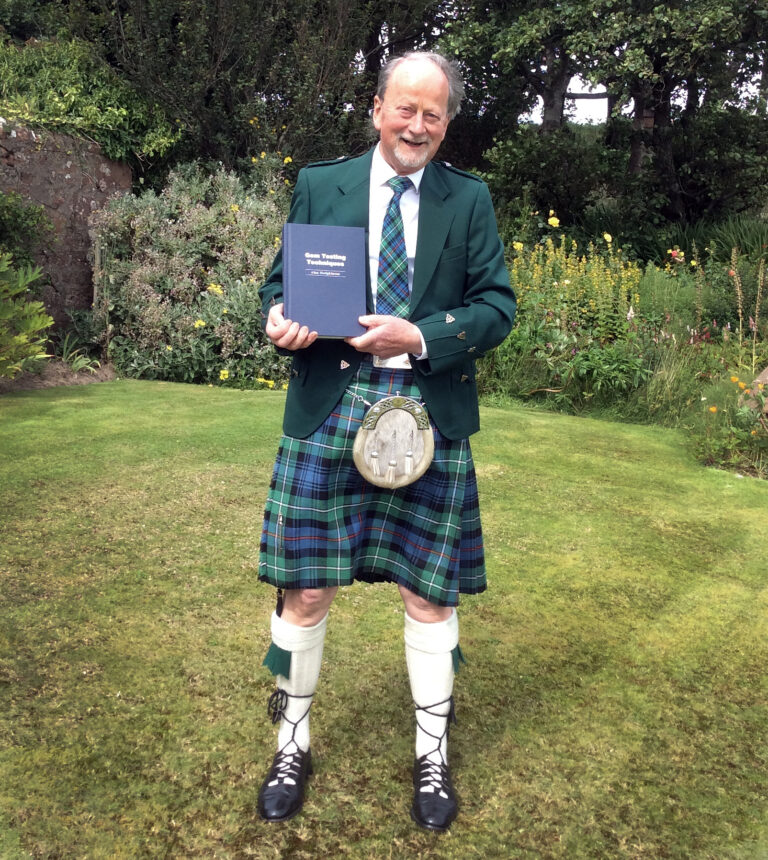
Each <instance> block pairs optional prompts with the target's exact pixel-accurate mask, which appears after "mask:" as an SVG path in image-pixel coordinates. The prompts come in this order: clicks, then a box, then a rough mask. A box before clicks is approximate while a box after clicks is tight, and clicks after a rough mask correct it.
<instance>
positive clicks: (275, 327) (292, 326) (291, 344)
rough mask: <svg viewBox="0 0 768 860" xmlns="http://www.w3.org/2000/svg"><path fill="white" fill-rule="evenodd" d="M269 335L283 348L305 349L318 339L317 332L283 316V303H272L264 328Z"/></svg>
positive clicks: (273, 341) (276, 344)
mask: <svg viewBox="0 0 768 860" xmlns="http://www.w3.org/2000/svg"><path fill="white" fill-rule="evenodd" d="M264 331H265V332H266V333H267V337H268V338H269V339H270V340H271V341H272V343H273V344H274V345H275V346H279V347H280V348H281V349H291V350H296V349H304V347H305V346H309V345H310V344H312V343H314V342H315V341H316V340H317V332H316V331H310V330H309V329H308V328H307V326H305V325H299V323H297V322H293V320H287V319H286V318H285V317H284V316H283V303H282V302H280V303H279V304H277V305H272V307H271V308H270V309H269V316H268V317H267V325H266V327H265V329H264Z"/></svg>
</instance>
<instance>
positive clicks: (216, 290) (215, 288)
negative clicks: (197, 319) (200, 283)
mask: <svg viewBox="0 0 768 860" xmlns="http://www.w3.org/2000/svg"><path fill="white" fill-rule="evenodd" d="M208 292H209V293H213V294H214V295H216V296H223V295H224V289H223V287H222V286H221V284H208Z"/></svg>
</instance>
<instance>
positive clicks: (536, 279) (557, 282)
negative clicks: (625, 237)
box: [479, 216, 646, 409]
mask: <svg viewBox="0 0 768 860" xmlns="http://www.w3.org/2000/svg"><path fill="white" fill-rule="evenodd" d="M552 217H553V218H554V217H555V216H552ZM510 255H511V258H510V260H509V266H508V268H509V271H510V280H511V283H512V286H513V288H514V290H515V292H516V294H517V298H518V317H517V323H516V326H515V329H514V330H513V331H512V333H511V335H510V337H509V338H508V339H507V341H506V342H505V343H504V344H502V345H501V346H500V347H499V349H498V350H496V352H495V353H493V354H492V355H491V356H490V357H489V358H488V359H486V361H484V362H483V363H482V364H481V366H480V374H479V384H480V386H481V390H483V391H484V393H486V394H496V395H499V394H502V395H503V394H508V395H509V394H511V395H512V396H531V395H534V394H537V395H545V396H550V395H551V396H552V397H553V398H554V400H555V401H557V403H558V404H560V405H561V406H563V405H564V406H567V407H568V408H574V409H578V408H580V407H581V406H583V404H584V402H585V401H587V400H591V399H595V402H602V403H604V402H606V401H607V400H610V399H612V397H613V396H614V395H615V394H616V393H617V392H622V393H626V392H627V391H629V390H630V389H632V388H633V387H636V386H637V385H639V384H641V383H642V381H643V379H644V377H645V376H646V372H645V371H644V370H643V367H642V361H641V360H640V356H639V351H638V346H637V342H636V339H635V337H634V335H633V331H634V324H633V323H632V319H633V317H634V315H635V310H634V307H633V302H634V303H635V304H636V303H637V285H638V283H639V282H640V278H641V274H642V273H641V270H640V268H639V266H638V265H637V264H635V263H633V262H631V261H628V260H625V259H624V258H623V256H622V255H621V253H620V252H619V251H616V250H614V248H613V244H612V238H611V237H610V236H608V235H606V237H604V238H603V240H602V247H601V248H600V249H597V248H596V247H595V246H594V245H590V246H589V247H588V249H587V252H586V253H581V252H580V251H579V249H578V246H577V245H576V244H575V243H574V242H572V241H571V240H569V239H565V238H563V239H562V240H561V241H560V243H559V244H558V243H556V242H555V240H553V239H552V238H551V237H550V238H549V239H547V240H546V241H545V242H543V243H542V244H538V245H535V246H534V247H533V248H532V249H531V250H526V249H525V248H524V247H523V245H522V244H521V243H519V242H515V243H513V244H512V245H511V246H510Z"/></svg>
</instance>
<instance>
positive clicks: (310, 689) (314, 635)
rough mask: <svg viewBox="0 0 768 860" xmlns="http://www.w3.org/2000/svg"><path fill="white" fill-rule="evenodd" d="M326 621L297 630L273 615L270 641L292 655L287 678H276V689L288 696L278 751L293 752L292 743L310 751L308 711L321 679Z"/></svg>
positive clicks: (278, 738) (275, 614)
mask: <svg viewBox="0 0 768 860" xmlns="http://www.w3.org/2000/svg"><path fill="white" fill-rule="evenodd" d="M327 622H328V614H327V613H326V615H325V618H323V619H322V621H319V622H318V623H317V624H315V625H314V627H299V626H298V625H296V624H290V623H289V622H288V621H285V620H284V619H282V618H280V617H279V616H278V615H277V613H274V612H273V613H272V641H273V642H274V643H275V645H277V646H278V647H279V648H282V649H284V650H285V651H290V652H291V669H290V677H289V678H286V677H285V676H284V675H278V676H277V678H276V680H277V686H278V690H284V691H285V692H286V693H288V701H287V703H286V705H285V710H284V711H283V718H282V720H281V722H280V730H279V731H278V735H277V748H278V749H279V750H283V749H285V752H288V753H292V752H296V749H295V748H294V746H293V745H294V744H295V745H296V746H297V747H298V748H299V749H302V750H304V752H306V751H307V750H308V749H309V708H310V706H311V704H312V698H313V696H314V693H315V689H316V687H317V680H318V678H319V677H320V664H321V662H322V659H323V643H324V641H325V628H326V625H327ZM286 747H287V749H286Z"/></svg>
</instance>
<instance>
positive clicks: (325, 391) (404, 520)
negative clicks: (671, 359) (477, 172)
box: [259, 53, 515, 831]
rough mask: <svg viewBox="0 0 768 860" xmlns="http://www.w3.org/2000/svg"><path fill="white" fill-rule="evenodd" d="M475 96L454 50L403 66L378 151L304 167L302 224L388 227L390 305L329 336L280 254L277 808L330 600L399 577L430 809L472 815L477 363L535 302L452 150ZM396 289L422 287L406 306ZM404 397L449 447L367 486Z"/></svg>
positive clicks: (378, 275)
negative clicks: (463, 640)
mask: <svg viewBox="0 0 768 860" xmlns="http://www.w3.org/2000/svg"><path fill="white" fill-rule="evenodd" d="M463 90H464V88H463V84H462V82H461V79H460V77H459V76H458V73H457V71H456V68H455V66H454V65H453V64H452V63H449V62H448V61H447V60H445V59H444V58H443V57H441V56H439V55H436V54H428V53H413V54H408V55H405V56H404V57H400V58H397V59H395V60H392V61H391V62H390V63H388V64H387V66H386V67H385V68H384V69H383V70H382V73H381V76H380V79H379V88H378V92H377V95H376V96H375V98H374V108H373V124H374V126H375V128H376V129H377V131H378V132H379V135H380V141H379V143H378V145H377V146H376V147H375V148H374V149H373V150H371V151H370V152H368V153H367V154H366V155H364V156H362V157H360V158H354V159H348V160H340V161H337V162H330V163H323V164H319V165H311V166H309V167H307V168H305V169H304V170H302V171H301V172H300V173H299V177H298V179H297V182H296V188H295V191H294V195H293V199H292V202H291V210H290V215H289V221H292V222H296V223H313V224H330V225H340V226H357V227H366V228H367V229H368V254H369V270H370V272H369V274H370V284H368V308H369V310H370V311H373V310H374V309H376V310H377V311H378V312H377V313H373V312H371V313H369V314H367V315H365V316H363V317H361V318H360V322H361V323H362V325H363V326H365V328H366V332H365V333H364V334H362V335H359V336H357V337H350V338H347V339H346V340H343V341H342V340H324V339H318V337H317V333H316V332H313V331H309V330H308V328H307V327H306V326H304V325H302V324H301V320H290V319H286V318H285V317H284V316H283V303H282V259H281V256H280V255H278V257H277V259H276V260H275V264H274V266H273V268H272V272H271V273H270V275H269V278H268V279H267V282H266V283H265V285H264V286H263V287H262V289H261V291H260V293H261V298H262V303H263V307H264V311H265V313H267V314H268V315H267V316H266V319H265V331H266V333H267V335H268V336H269V338H270V339H271V340H272V342H273V343H274V344H275V346H276V347H277V348H278V350H280V351H282V352H284V353H290V354H292V355H293V366H292V370H291V382H290V385H289V388H288V395H287V401H286V408H285V417H284V423H283V433H284V435H283V438H282V440H281V443H280V449H279V452H278V458H277V463H276V465H275V471H274V475H273V479H272V484H271V487H270V492H269V498H268V501H267V506H266V511H265V518H264V530H263V534H262V543H261V557H260V567H259V578H260V579H262V580H264V581H266V582H269V583H271V584H272V585H274V586H277V587H278V589H280V590H279V591H278V608H277V609H276V611H275V613H274V614H273V616H272V645H271V647H270V650H269V652H268V654H267V658H266V659H265V664H266V665H267V666H269V668H270V669H271V670H272V671H273V673H274V674H275V675H276V676H277V690H276V692H275V694H274V695H273V696H272V699H271V700H270V706H271V708H272V713H273V720H274V721H275V722H276V721H277V720H278V719H279V720H280V728H279V732H278V752H277V754H276V756H275V759H274V762H273V765H272V768H271V769H270V771H269V773H268V774H267V777H266V779H265V780H264V783H263V785H262V787H261V791H260V793H259V812H260V814H261V816H262V817H263V818H265V819H266V820H269V821H284V820H287V819H288V818H291V817H292V816H293V815H295V814H296V813H297V812H298V811H299V810H300V809H301V806H302V803H303V798H304V787H305V782H306V779H307V777H308V776H309V774H310V773H311V753H310V745H309V709H310V706H311V704H312V699H313V695H314V692H315V688H316V685H317V681H318V676H319V672H320V662H321V658H322V651H323V641H324V636H325V629H326V623H327V619H328V610H329V607H330V605H331V602H332V600H333V597H334V595H335V593H336V591H337V589H338V587H339V586H341V585H348V584H351V583H352V582H353V580H354V579H362V580H366V581H369V582H378V581H389V582H394V583H396V584H397V586H398V588H399V591H400V594H401V596H402V598H403V602H404V604H405V650H406V662H407V667H408V674H409V678H410V683H411V692H412V696H413V700H414V704H415V708H416V761H415V764H414V796H413V805H412V807H411V815H412V817H413V819H414V820H415V821H416V822H417V823H418V824H419V825H421V826H422V827H425V828H427V829H430V830H436V831H443V830H446V829H447V828H448V827H449V826H450V824H451V822H452V821H453V819H454V818H455V817H456V811H457V803H456V797H455V794H454V791H453V787H452V783H451V777H450V771H449V769H448V758H447V734H448V723H449V719H450V718H451V717H452V716H453V696H452V693H453V677H454V672H455V669H456V668H458V662H459V659H460V650H459V647H458V639H459V634H458V619H457V615H456V610H455V607H456V605H457V604H458V595H459V593H460V592H463V593H477V592H479V591H482V590H484V588H485V568H484V558H483V550H482V532H481V529H480V518H479V508H478V501H477V483H476V478H475V472H474V466H473V463H472V456H471V452H470V449H469V442H468V438H467V437H468V436H469V435H470V434H472V433H474V432H475V431H476V430H478V429H479V410H478V402H477V390H476V386H475V361H476V359H477V358H478V357H480V356H481V355H482V354H483V353H484V352H486V351H487V350H489V349H491V348H493V347H494V346H496V345H497V344H499V343H500V342H501V341H502V340H503V339H504V338H505V337H506V335H507V334H508V333H509V331H510V329H511V327H512V323H513V320H514V314H515V297H514V294H513V292H512V289H511V287H510V285H509V279H508V275H507V271H506V268H505V265H504V254H503V248H502V244H501V241H500V239H499V236H498V231H497V227H496V221H495V216H494V212H493V207H492V205H491V200H490V195H489V194H488V189H487V188H486V186H485V185H484V184H483V183H482V182H481V181H480V180H479V179H477V178H476V177H473V176H470V175H469V174H466V173H463V172H461V171H458V170H455V169H453V168H451V167H450V166H448V165H445V164H439V163H433V162H432V158H433V157H434V155H435V153H436V152H437V150H438V147H439V146H440V143H441V141H442V140H443V137H444V136H445V133H446V130H447V128H448V123H449V122H450V120H451V119H452V118H453V117H454V116H455V115H456V113H457V112H458V110H459V104H460V101H461V98H462V96H463ZM393 235H394V236H395V238H396V241H394V245H395V246H397V247H399V249H400V250H399V252H398V251H394V252H393V251H392V247H393V242H392V236H393ZM403 239H404V250H403ZM406 257H407V261H406ZM394 258H398V259H394ZM406 266H407V272H406ZM393 272H395V274H393ZM393 285H394V286H393ZM395 288H397V289H399V290H400V291H401V292H402V290H403V289H406V290H407V294H406V295H405V299H404V304H401V305H400V306H398V307H395V306H396V305H397V301H399V300H398V299H393V297H392V292H393V290H394V291H395V292H396V291H397V290H396V289H395ZM398 313H402V314H404V315H402V316H399V315H398ZM396 393H399V394H402V395H404V396H411V397H414V398H416V399H417V400H419V401H420V402H422V403H423V404H424V405H425V406H426V409H427V411H428V412H429V414H430V417H431V424H432V431H433V434H434V440H435V453H434V458H433V461H432V463H431V465H430V467H429V469H428V470H427V471H426V473H425V474H424V475H423V476H422V477H420V478H419V479H418V480H416V481H415V482H414V483H412V484H410V485H408V486H405V487H402V488H400V489H397V490H390V489H381V488H379V487H377V486H373V484H371V483H369V482H367V481H366V479H365V478H363V477H362V476H361V474H360V473H359V472H358V471H357V470H356V468H355V466H354V463H353V460H352V453H351V452H352V445H353V441H354V435H355V432H356V431H357V429H358V428H359V426H360V423H361V421H362V418H363V415H364V414H365V411H366V404H370V403H371V402H375V401H376V400H379V399H381V398H382V397H386V396H389V395H393V394H396ZM283 589H284V597H283V596H282V595H283V591H282V590H283Z"/></svg>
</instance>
